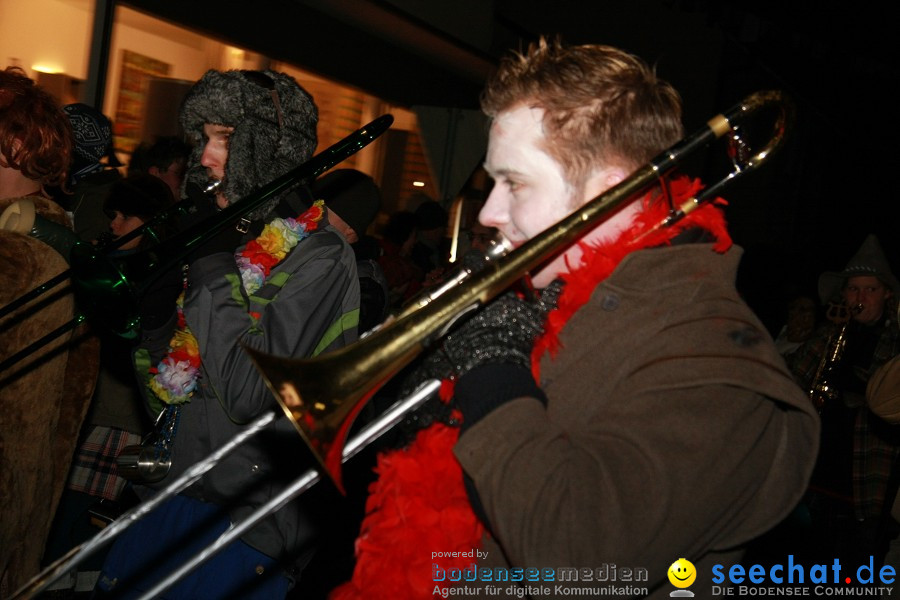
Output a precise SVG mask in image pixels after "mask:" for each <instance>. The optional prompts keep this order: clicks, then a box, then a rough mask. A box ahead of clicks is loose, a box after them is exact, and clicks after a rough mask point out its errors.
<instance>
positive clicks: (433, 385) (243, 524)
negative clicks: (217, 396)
mask: <svg viewBox="0 0 900 600" xmlns="http://www.w3.org/2000/svg"><path fill="white" fill-rule="evenodd" d="M440 385H441V383H440V381H438V380H436V379H433V380H430V381H426V382H425V383H423V384H422V385H421V386H420V387H419V388H417V389H416V391H415V392H414V393H413V394H412V395H410V396H409V397H407V398H405V399H403V400H399V401H398V402H395V403H394V404H393V405H391V407H390V408H388V409H387V410H386V411H385V412H384V413H382V414H381V415H380V416H379V417H378V418H377V419H376V420H375V421H373V422H372V423H369V424H368V425H366V426H365V427H364V428H362V429H361V430H360V431H359V433H358V434H356V435H355V436H354V437H353V439H352V440H350V442H349V443H348V444H347V445H346V447H345V448H344V461H347V460H350V459H351V458H353V457H354V456H356V455H357V454H359V452H361V451H362V450H363V449H364V448H366V447H367V446H368V445H369V444H371V443H372V442H373V441H375V440H376V439H378V438H379V437H381V436H382V435H384V433H385V432H387V431H388V430H389V429H391V428H392V427H393V426H394V425H396V424H397V423H399V422H400V421H401V420H402V419H403V417H404V416H405V415H406V414H407V413H408V412H410V411H412V410H415V409H416V408H418V407H419V406H421V405H422V404H423V403H424V402H425V401H426V400H428V398H430V397H431V396H432V395H434V394H437V392H438V390H439V389H440ZM275 419H276V412H275V411H269V412H266V413H264V414H263V415H262V416H260V417H259V418H257V420H256V421H254V422H253V423H251V424H250V425H248V426H247V429H245V430H244V431H242V432H240V433H238V434H237V435H236V436H234V437H233V438H232V439H231V440H229V441H228V442H227V443H226V444H224V445H223V446H222V447H221V448H219V449H218V450H216V451H215V452H213V453H212V454H210V455H209V456H208V457H206V458H204V459H203V460H201V461H199V462H197V463H195V464H194V465H193V466H191V467H190V468H188V470H187V471H185V472H184V473H183V474H182V475H181V476H180V477H179V478H178V479H176V480H175V481H173V482H172V483H171V484H170V485H168V486H167V487H166V488H164V489H163V490H161V491H160V492H159V493H158V494H157V495H156V496H154V497H153V498H151V499H150V500H148V501H146V502H143V503H141V504H139V505H138V506H136V507H135V508H133V509H132V510H130V511H129V512H127V513H125V514H124V515H122V516H121V517H119V518H118V519H117V520H115V521H114V522H113V523H111V524H109V525H107V526H106V527H105V528H104V529H103V530H101V531H100V533H98V534H97V535H96V536H94V537H93V538H91V539H90V540H88V541H87V542H85V543H84V544H81V545H79V546H76V547H75V548H72V549H71V550H70V551H69V552H67V553H66V554H65V555H64V556H62V557H61V558H60V559H58V560H57V561H56V562H54V563H53V564H51V565H50V566H48V567H47V568H46V569H44V570H43V571H41V572H40V573H38V574H37V575H36V576H35V577H33V578H32V579H31V580H30V581H29V582H28V583H26V584H25V585H24V586H23V587H22V588H21V589H19V590H18V591H17V592H16V593H15V595H13V596H12V597H11V598H10V600H19V599H26V598H34V597H36V596H37V594H39V593H40V592H42V591H43V590H45V589H46V588H47V587H48V586H49V585H51V584H52V583H54V582H55V581H57V580H58V579H59V578H60V577H62V576H63V575H65V574H66V573H67V572H69V571H70V570H72V569H73V568H75V567H76V566H78V565H79V564H81V562H82V561H83V560H84V559H86V558H87V557H88V556H91V555H92V554H94V553H95V552H96V551H97V550H99V549H100V548H102V547H104V546H106V545H107V544H108V543H109V542H111V541H113V540H114V539H115V538H116V537H118V536H119V535H121V534H122V533H123V532H124V531H125V530H126V529H128V527H130V526H131V525H132V524H134V523H136V522H137V521H139V520H140V519H142V518H144V517H145V516H147V515H148V514H149V513H150V512H152V511H153V510H154V509H156V507H158V506H159V505H160V504H162V503H163V502H164V501H165V500H168V499H169V498H171V497H172V496H174V495H176V494H178V493H179V492H181V491H183V490H184V489H186V488H187V487H188V486H190V485H191V484H192V483H194V482H195V481H197V480H198V479H199V478H200V477H202V476H203V474H205V473H206V472H207V471H209V470H210V469H212V468H213V467H215V466H216V465H217V464H219V462H221V460H222V459H223V458H224V457H225V456H227V455H228V454H230V453H231V452H232V451H234V450H235V449H236V448H237V447H238V446H240V445H242V444H244V443H245V442H246V441H247V440H249V439H250V438H251V437H253V436H254V435H256V434H257V433H259V432H260V431H261V430H262V429H263V428H265V427H266V426H268V425H269V424H270V423H272V422H274V420H275ZM319 479H321V475H320V474H319V473H318V472H316V471H315V470H314V469H310V470H308V471H306V472H305V473H303V474H302V475H301V476H300V477H299V478H297V479H296V480H295V481H294V482H293V483H291V484H290V485H288V487H287V488H285V490H284V491H282V492H281V493H279V494H278V495H276V496H275V497H274V498H272V499H271V500H270V501H269V502H268V503H266V504H265V505H263V506H261V507H260V508H258V509H257V510H256V511H254V512H253V513H252V514H250V516H248V517H247V518H246V519H244V520H243V521H240V522H238V523H235V524H233V525H232V526H231V527H230V528H229V529H228V530H227V531H225V533H223V534H222V535H221V536H219V538H218V539H216V540H215V541H214V542H213V543H212V544H210V545H209V546H207V547H206V548H204V549H203V550H201V551H200V553H198V554H197V555H195V556H194V557H193V558H192V559H191V560H190V561H188V562H187V563H185V564H184V565H182V567H181V568H180V569H178V570H177V571H175V572H173V573H172V574H170V575H169V576H168V577H167V578H166V579H164V580H163V581H161V582H160V583H159V584H157V586H156V587H154V588H153V590H151V591H150V592H148V593H147V594H145V595H144V596H142V598H153V597H156V596H157V595H158V594H159V593H161V592H163V591H165V590H167V589H169V588H170V587H171V586H172V585H174V584H175V583H177V582H178V581H180V580H181V579H182V578H184V576H185V575H187V574H188V573H189V572H190V571H191V570H193V569H195V568H196V567H198V566H200V565H201V564H203V563H205V562H206V561H207V560H209V559H210V558H212V557H213V556H215V555H216V554H217V553H218V552H219V551H220V550H222V549H223V548H225V546H227V545H228V544H230V543H231V542H233V541H234V540H235V539H236V538H238V537H240V536H241V535H242V534H243V533H244V532H246V531H247V530H249V529H250V528H252V527H253V526H255V525H256V524H257V523H259V521H261V520H262V519H264V518H265V517H267V516H268V515H269V514H271V513H273V512H275V511H277V510H278V509H280V508H281V507H282V506H284V505H285V504H287V503H288V502H289V501H290V500H292V499H293V498H295V497H297V496H299V495H300V494H302V493H303V492H305V491H306V490H308V489H309V488H311V487H312V486H313V485H315V484H316V483H317V482H318V481H319Z"/></svg>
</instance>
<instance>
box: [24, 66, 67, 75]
mask: <svg viewBox="0 0 900 600" xmlns="http://www.w3.org/2000/svg"><path fill="white" fill-rule="evenodd" d="M31 68H32V70H34V71H37V72H39V73H50V74H52V73H62V69H60V68H59V67H48V66H47V65H32V67H31Z"/></svg>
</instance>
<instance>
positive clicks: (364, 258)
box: [313, 169, 389, 334]
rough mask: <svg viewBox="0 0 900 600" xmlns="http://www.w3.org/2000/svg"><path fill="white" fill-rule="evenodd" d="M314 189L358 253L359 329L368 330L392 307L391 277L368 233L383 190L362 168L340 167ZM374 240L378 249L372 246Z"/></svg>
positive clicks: (360, 330)
mask: <svg viewBox="0 0 900 600" xmlns="http://www.w3.org/2000/svg"><path fill="white" fill-rule="evenodd" d="M313 193H314V194H315V195H316V197H317V198H321V199H323V200H325V206H326V207H327V208H328V213H329V215H330V218H331V222H332V224H333V225H334V227H335V229H337V230H338V231H340V232H341V235H343V236H344V239H346V240H347V243H349V244H350V246H351V247H352V248H353V253H354V255H355V256H356V271H357V274H358V275H359V290H360V305H359V333H361V334H362V333H365V332H366V331H369V330H370V329H372V328H373V327H375V326H376V325H378V324H379V323H381V322H382V321H384V319H385V318H386V317H387V316H388V309H389V305H388V284H387V279H386V278H385V276H384V272H383V271H382V270H381V267H380V266H379V265H378V262H377V258H378V254H377V242H375V239H374V238H372V237H371V236H369V235H367V234H366V230H367V229H368V228H369V226H370V225H371V224H372V221H374V220H375V217H376V216H377V215H378V210H379V209H380V208H381V190H379V189H378V184H376V183H375V180H374V179H372V178H371V177H369V176H368V175H366V174H365V173H363V172H362V171H357V170H356V169H337V170H335V171H331V172H330V173H327V174H325V175H324V176H322V177H320V178H319V179H318V180H316V182H315V184H314V185H313ZM373 244H375V248H376V250H373V249H372V246H373Z"/></svg>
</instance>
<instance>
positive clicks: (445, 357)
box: [402, 281, 562, 429]
mask: <svg viewBox="0 0 900 600" xmlns="http://www.w3.org/2000/svg"><path fill="white" fill-rule="evenodd" d="M561 291H562V283H561V282H559V281H555V282H553V283H552V284H551V285H549V286H548V287H546V288H545V289H544V290H542V292H541V295H540V297H539V298H538V299H537V300H523V299H521V298H519V297H518V296H517V295H516V294H515V293H513V292H507V293H506V294H504V295H503V296H500V297H498V298H497V299H496V300H495V301H493V302H492V303H490V304H489V305H488V306H486V307H485V308H484V309H482V310H481V311H479V312H478V313H476V314H475V315H474V316H472V317H470V318H469V319H468V320H467V321H465V322H464V323H463V324H462V325H460V326H458V327H457V329H456V330H454V331H453V332H452V333H450V334H449V335H447V336H445V337H444V339H443V341H442V343H441V344H440V345H439V346H437V347H435V348H433V349H432V350H431V351H430V352H429V353H428V354H427V355H425V356H424V357H423V358H422V360H421V362H420V364H419V365H418V367H416V369H415V370H413V371H412V373H411V374H410V375H409V376H408V377H407V378H406V379H405V381H404V385H403V386H402V395H403V396H406V395H408V394H409V393H411V392H412V390H414V389H415V388H416V387H417V386H418V385H420V384H421V383H422V382H424V381H426V380H429V379H447V378H450V377H456V378H457V379H458V380H457V383H456V387H455V399H454V401H455V403H456V404H457V407H458V408H459V409H460V410H461V411H462V413H463V416H464V423H463V428H464V429H465V428H468V427H470V426H471V425H472V424H474V423H475V422H476V421H477V420H479V419H480V418H481V417H483V416H484V415H486V414H488V413H489V412H490V411H492V410H493V409H495V408H496V407H497V406H499V405H500V404H502V403H504V402H506V401H508V400H511V399H513V398H517V397H520V396H526V395H532V396H535V397H538V398H543V393H542V392H541V391H540V389H539V388H538V387H537V384H536V383H535V382H534V379H533V378H532V376H531V351H532V348H533V346H534V342H535V340H536V339H537V337H538V336H539V335H540V334H541V333H542V332H543V330H544V322H545V320H546V318H547V314H548V313H549V312H550V311H551V310H552V309H553V308H555V307H556V302H557V300H558V298H559V294H560V292H561Z"/></svg>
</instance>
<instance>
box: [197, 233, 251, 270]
mask: <svg viewBox="0 0 900 600" xmlns="http://www.w3.org/2000/svg"><path fill="white" fill-rule="evenodd" d="M245 235H246V234H244V233H241V232H240V231H238V230H237V229H235V228H234V225H231V226H229V227H227V228H226V229H225V230H224V231H221V232H219V233H218V234H217V235H214V236H212V237H211V238H210V239H208V240H206V241H205V242H203V244H201V245H200V246H198V247H197V248H196V249H195V250H194V251H193V252H191V255H190V259H189V260H190V262H194V261H195V260H197V259H199V258H203V257H205V256H210V255H212V254H217V253H220V252H227V253H228V254H234V251H235V250H236V249H237V248H238V246H240V245H241V244H243V243H244V236H245Z"/></svg>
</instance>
